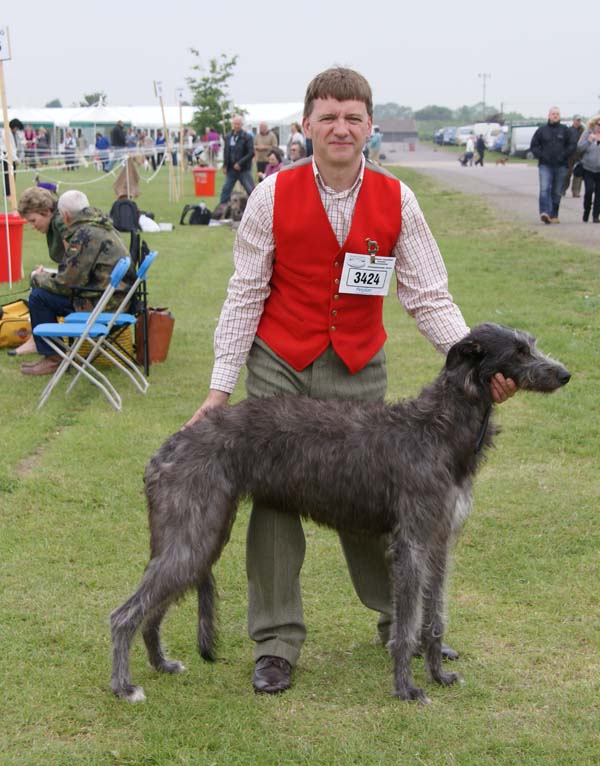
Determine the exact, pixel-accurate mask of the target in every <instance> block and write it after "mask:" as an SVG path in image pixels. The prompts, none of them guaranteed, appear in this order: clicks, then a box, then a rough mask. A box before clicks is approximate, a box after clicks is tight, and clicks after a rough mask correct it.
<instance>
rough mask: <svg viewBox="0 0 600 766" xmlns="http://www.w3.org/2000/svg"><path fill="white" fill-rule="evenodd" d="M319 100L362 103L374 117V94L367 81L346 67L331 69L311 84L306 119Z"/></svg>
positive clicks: (307, 90)
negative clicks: (331, 99) (316, 100)
mask: <svg viewBox="0 0 600 766" xmlns="http://www.w3.org/2000/svg"><path fill="white" fill-rule="evenodd" d="M317 98H334V99H335V100H336V101H362V102H363V104H364V105H365V106H366V108H367V114H368V115H369V117H372V116H373V93H372V91H371V86H370V85H369V83H368V82H367V81H366V79H365V78H364V77H363V76H362V75H361V74H359V73H358V72H355V71H354V69H347V68H346V67H341V66H338V67H331V69H326V70H325V71H324V72H321V73H320V74H318V75H317V76H316V77H315V78H313V80H312V81H311V82H310V83H309V85H308V88H307V89H306V95H305V97H304V117H310V114H311V112H312V110H313V106H314V101H315V99H317Z"/></svg>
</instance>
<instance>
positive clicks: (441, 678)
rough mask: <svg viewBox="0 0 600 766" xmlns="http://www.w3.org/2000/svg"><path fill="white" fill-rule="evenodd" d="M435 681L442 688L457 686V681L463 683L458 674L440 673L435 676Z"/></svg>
mask: <svg viewBox="0 0 600 766" xmlns="http://www.w3.org/2000/svg"><path fill="white" fill-rule="evenodd" d="M433 680H434V681H435V682H436V683H438V684H441V685H442V686H452V684H455V683H456V682H457V681H459V682H460V683H463V680H462V678H461V677H460V675H459V674H458V673H438V674H436V675H435V676H434V678H433Z"/></svg>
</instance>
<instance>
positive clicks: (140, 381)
mask: <svg viewBox="0 0 600 766" xmlns="http://www.w3.org/2000/svg"><path fill="white" fill-rule="evenodd" d="M157 255H158V253H157V252H156V251H153V252H151V253H148V255H147V256H146V257H145V258H144V260H143V261H142V263H141V264H140V267H139V268H138V270H137V274H136V278H135V281H134V283H133V284H132V286H131V288H130V289H129V291H128V293H127V295H125V297H124V298H123V300H122V301H121V303H120V305H119V306H118V307H117V309H116V310H115V311H112V312H111V311H102V312H101V313H100V314H99V315H98V316H97V317H96V321H97V322H100V323H101V324H105V325H106V326H107V327H108V334H107V335H104V336H102V337H98V339H97V345H96V347H95V348H94V349H93V350H92V351H91V352H90V354H88V356H87V360H88V362H90V363H91V362H93V361H94V359H95V358H96V357H97V356H98V354H100V353H103V352H104V351H108V350H110V352H111V355H113V359H112V361H113V362H114V356H116V357H118V358H119V359H120V360H121V363H122V364H121V365H117V366H118V367H119V368H120V369H121V370H122V371H123V372H124V373H125V374H126V375H127V377H128V378H129V379H130V380H131V382H132V383H133V384H134V385H135V387H136V388H137V389H138V390H139V391H140V392H141V393H142V394H145V393H146V391H147V390H148V387H149V386H150V383H149V382H148V380H147V379H146V378H145V377H144V375H143V374H142V372H141V371H140V370H139V368H138V367H137V366H136V364H135V362H134V360H133V359H132V358H131V357H130V356H129V355H128V354H127V353H125V352H124V351H123V350H121V348H120V347H119V345H118V334H117V335H116V337H115V338H113V331H115V330H116V331H117V333H119V331H120V332H122V331H123V330H125V329H126V328H127V327H132V326H134V325H135V323H136V322H137V320H138V317H136V316H135V315H134V314H129V313H127V312H125V309H126V308H128V307H129V303H130V301H131V299H132V298H133V296H134V295H135V293H136V291H137V289H138V287H139V285H140V283H141V282H145V280H146V278H147V273H148V269H149V268H150V266H151V265H152V264H153V262H154V260H155V258H156V256H157ZM90 313H91V312H89V311H75V312H73V313H72V314H68V315H67V316H66V317H65V324H71V323H78V324H81V323H82V322H87V321H88V319H89V317H90ZM105 355H106V354H105ZM80 374H81V373H80V372H78V373H77V375H76V376H75V378H74V379H73V380H72V381H71V383H70V384H69V387H68V388H67V393H68V392H69V391H70V390H71V389H72V388H73V386H74V385H75V383H77V380H78V378H79V376H80Z"/></svg>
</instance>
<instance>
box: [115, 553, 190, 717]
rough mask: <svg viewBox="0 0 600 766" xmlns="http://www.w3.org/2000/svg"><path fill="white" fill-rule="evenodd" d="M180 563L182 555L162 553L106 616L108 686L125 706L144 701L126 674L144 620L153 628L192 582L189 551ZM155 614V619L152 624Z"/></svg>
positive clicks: (141, 693) (142, 692)
mask: <svg viewBox="0 0 600 766" xmlns="http://www.w3.org/2000/svg"><path fill="white" fill-rule="evenodd" d="M180 553H182V552H180ZM183 562H184V557H183V556H182V555H180V556H177V557H174V556H172V552H171V551H163V553H162V554H161V555H160V556H157V557H156V558H153V559H151V560H150V563H149V564H148V567H147V569H146V571H145V572H144V576H143V577H142V581H141V583H140V586H139V587H138V589H137V590H136V592H135V593H134V594H133V595H132V596H130V597H129V598H128V599H127V601H125V602H124V603H123V604H122V605H121V606H120V607H118V608H117V609H115V611H114V612H113V613H112V614H111V616H110V623H111V632H112V645H113V665H112V677H111V683H110V686H111V689H112V691H113V693H114V694H115V695H116V696H117V697H121V698H122V699H126V700H128V701H129V702H138V701H139V700H143V699H144V690H143V689H142V688H141V687H139V686H134V685H133V684H132V683H131V678H130V674H129V650H130V647H131V642H132V641H133V637H134V635H135V633H136V631H137V630H138V628H139V627H140V625H141V624H142V623H143V622H144V620H145V619H146V618H150V624H149V627H151V626H152V625H153V624H154V625H155V627H157V624H160V619H161V618H162V616H163V614H164V612H165V611H166V609H167V607H168V605H169V604H170V603H172V602H173V601H175V600H176V599H177V598H178V597H179V596H181V595H182V594H183V593H184V592H185V591H186V590H187V589H188V588H190V587H191V586H192V585H193V584H194V582H195V581H196V579H197V577H198V574H197V569H198V562H197V560H196V559H195V557H194V556H193V553H192V551H191V550H189V549H188V551H187V556H186V558H185V562H186V563H185V565H184V563H183ZM155 612H156V615H157V618H158V619H154V620H152V615H153V614H154V613H155ZM149 651H150V650H149ZM151 660H152V656H151Z"/></svg>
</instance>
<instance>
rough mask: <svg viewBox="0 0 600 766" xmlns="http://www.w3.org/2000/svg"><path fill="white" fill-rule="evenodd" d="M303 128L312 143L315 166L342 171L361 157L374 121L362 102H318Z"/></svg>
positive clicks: (325, 100)
mask: <svg viewBox="0 0 600 766" xmlns="http://www.w3.org/2000/svg"><path fill="white" fill-rule="evenodd" d="M302 126H303V128H304V132H305V133H306V135H307V136H308V138H311V139H312V142H313V153H314V155H315V159H316V160H317V163H318V161H319V160H322V161H324V162H327V163H330V164H332V165H338V166H342V167H343V166H346V165H353V164H355V162H356V161H357V159H358V158H359V157H360V155H361V153H362V150H363V147H364V145H365V141H366V140H367V138H368V137H369V136H370V135H371V129H372V127H373V120H372V118H371V117H369V115H368V114H367V107H366V105H365V104H364V103H363V102H362V101H337V99H335V98H317V99H315V101H314V104H313V110H312V112H311V114H310V115H309V116H308V117H305V118H304V119H303V121H302Z"/></svg>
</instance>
